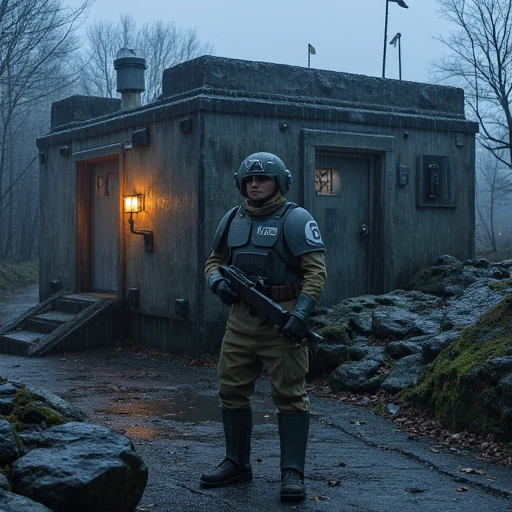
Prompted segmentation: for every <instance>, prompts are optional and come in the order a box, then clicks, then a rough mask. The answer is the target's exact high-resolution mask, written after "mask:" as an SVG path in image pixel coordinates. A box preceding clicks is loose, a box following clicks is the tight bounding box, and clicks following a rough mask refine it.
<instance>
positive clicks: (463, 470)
mask: <svg viewBox="0 0 512 512" xmlns="http://www.w3.org/2000/svg"><path fill="white" fill-rule="evenodd" d="M460 472H461V473H470V474H472V475H485V471H484V470H483V469H475V468H461V470H460Z"/></svg>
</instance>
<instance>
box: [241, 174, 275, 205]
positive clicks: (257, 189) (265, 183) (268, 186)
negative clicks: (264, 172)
mask: <svg viewBox="0 0 512 512" xmlns="http://www.w3.org/2000/svg"><path fill="white" fill-rule="evenodd" d="M244 181H245V191H246V192H247V197H248V198H249V199H251V200H252V201H262V200H263V199H267V198H268V197H270V196H271V195H272V194H274V192H275V191H276V188H277V184H276V180H275V178H274V177H273V176H251V177H250V178H247V179H245V180H244Z"/></svg>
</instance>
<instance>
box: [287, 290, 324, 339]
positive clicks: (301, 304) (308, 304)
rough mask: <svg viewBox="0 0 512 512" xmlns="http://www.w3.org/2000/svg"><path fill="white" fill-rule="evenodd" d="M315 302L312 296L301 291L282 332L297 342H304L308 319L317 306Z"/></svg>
mask: <svg viewBox="0 0 512 512" xmlns="http://www.w3.org/2000/svg"><path fill="white" fill-rule="evenodd" d="M315 304H316V301H315V300H314V299H313V298H312V297H310V296H309V295H307V294H306V293H303V292H301V294H300V295H299V298H298V299H297V302H296V304H295V307H294V308H293V311H292V314H291V315H290V318H289V319H288V321H287V322H286V324H285V325H284V327H283V328H282V329H281V334H282V335H283V336H286V337H287V338H290V339H291V340H292V341H294V342H295V343H302V339H303V338H304V333H305V332H306V329H307V325H306V320H307V318H308V316H309V315H310V314H311V312H312V311H313V309H314V308H315Z"/></svg>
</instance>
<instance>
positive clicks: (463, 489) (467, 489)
mask: <svg viewBox="0 0 512 512" xmlns="http://www.w3.org/2000/svg"><path fill="white" fill-rule="evenodd" d="M457 491H458V492H466V491H469V487H459V488H458V489H457Z"/></svg>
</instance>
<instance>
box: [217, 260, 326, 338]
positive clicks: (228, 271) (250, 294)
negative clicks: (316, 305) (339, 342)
mask: <svg viewBox="0 0 512 512" xmlns="http://www.w3.org/2000/svg"><path fill="white" fill-rule="evenodd" d="M219 271H220V273H221V274H222V277H224V278H225V279H227V280H228V282H229V285H230V287H231V289H232V290H233V291H234V292H236V293H237V294H238V295H240V297H241V298H242V300H243V301H244V302H245V303H246V304H248V305H249V306H252V307H253V308H255V309H257V310H258V313H259V315H260V318H261V319H262V320H263V321H264V322H265V323H266V324H267V325H271V326H273V327H274V328H276V329H277V330H278V331H279V332H281V329H282V328H283V327H284V326H285V324H286V322H288V319H289V318H290V313H288V311H286V309H284V308H283V307H281V306H280V305H279V304H278V303H277V302H274V301H273V300H272V299H270V298H269V297H267V296H266V295H265V294H264V293H262V292H261V291H260V290H258V285H259V284H260V283H259V281H258V278H254V277H252V276H248V275H247V274H246V273H245V272H243V271H242V270H240V269H239V268H237V267H235V266H234V265H229V266H226V265H220V267H219ZM288 339H290V340H291V341H293V342H294V343H300V344H302V343H304V340H306V342H309V343H310V344H314V343H318V342H321V341H324V338H323V337H322V336H320V335H319V334H317V333H316V332H314V331H312V330H311V329H306V331H305V332H304V335H303V339H293V338H288Z"/></svg>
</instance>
